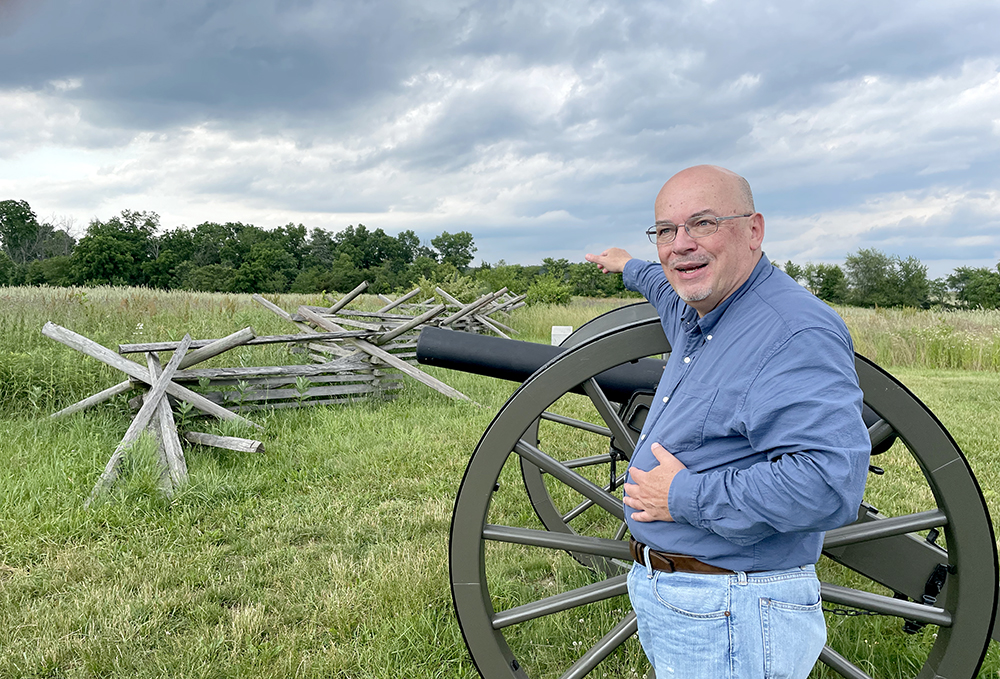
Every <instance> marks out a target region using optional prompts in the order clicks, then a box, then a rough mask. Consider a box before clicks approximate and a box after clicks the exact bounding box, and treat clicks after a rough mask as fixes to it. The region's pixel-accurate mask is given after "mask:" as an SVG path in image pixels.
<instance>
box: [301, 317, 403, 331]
mask: <svg viewBox="0 0 1000 679" xmlns="http://www.w3.org/2000/svg"><path fill="white" fill-rule="evenodd" d="M324 315H325V316H330V317H332V318H333V319H334V320H335V321H336V322H337V323H340V324H343V325H349V326H351V327H354V328H361V329H363V330H371V331H372V332H383V331H384V330H385V328H383V327H382V324H381V323H366V322H364V321H358V320H355V319H353V318H344V317H342V316H336V315H334V314H324ZM292 318H293V319H294V318H295V316H292Z"/></svg>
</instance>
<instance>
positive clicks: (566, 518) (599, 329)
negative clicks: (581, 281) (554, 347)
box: [520, 302, 670, 575]
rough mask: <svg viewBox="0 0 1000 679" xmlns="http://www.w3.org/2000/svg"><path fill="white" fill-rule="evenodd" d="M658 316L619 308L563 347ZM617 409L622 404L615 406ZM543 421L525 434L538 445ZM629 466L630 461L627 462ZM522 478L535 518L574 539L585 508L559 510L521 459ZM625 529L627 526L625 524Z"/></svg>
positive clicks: (615, 568) (641, 308) (596, 560)
mask: <svg viewBox="0 0 1000 679" xmlns="http://www.w3.org/2000/svg"><path fill="white" fill-rule="evenodd" d="M658 318H659V317H658V316H657V314H656V309H655V308H654V307H653V305H652V304H650V303H649V302H639V303H636V304H629V305H627V306H623V307H619V308H618V309H613V310H611V311H609V312H607V313H605V314H601V315H600V316H598V317H596V318H594V319H591V320H590V321H588V322H587V323H584V324H583V325H581V326H580V327H579V328H577V329H576V330H575V331H574V332H573V333H571V334H570V335H569V336H568V337H567V338H566V339H565V340H563V341H562V343H561V344H560V345H559V346H561V347H565V348H567V349H571V348H573V347H575V346H579V345H580V344H583V343H584V342H586V341H587V340H590V339H592V338H594V337H596V336H597V335H600V334H603V333H606V332H609V331H612V330H615V329H617V328H621V327H624V326H626V325H629V324H634V323H636V322H640V321H652V320H658ZM663 341H664V342H666V347H667V348H666V349H665V351H664V359H666V358H667V356H669V354H670V343H669V342H667V340H666V338H665V337H664V338H663ZM613 405H615V406H616V407H617V406H619V404H613ZM539 425H540V422H539V420H536V421H535V422H534V424H533V425H532V427H530V428H529V429H528V431H526V432H525V434H524V438H527V439H532V440H534V442H535V443H536V445H537V444H538V443H539V440H538V431H539V428H540V426H539ZM586 425H587V423H584V422H574V423H566V426H576V427H585V426H586ZM600 435H602V436H606V437H607V438H608V439H609V440H610V439H611V432H610V431H608V432H606V433H605V432H601V433H600ZM620 452H621V453H623V454H624V455H623V456H624V457H625V458H626V460H627V458H628V457H630V456H631V452H632V451H631V450H622V451H620ZM612 453H613V449H611V447H610V446H609V451H608V455H607V456H606V457H607V458H608V462H607V464H609V470H610V468H611V467H617V465H614V464H612V463H611V461H610V458H611V455H612ZM624 462H625V464H627V461H624ZM520 464H521V478H522V480H523V482H524V488H525V491H526V492H527V494H528V498H529V499H530V501H531V506H532V508H533V509H534V510H535V514H536V515H537V516H538V518H539V519H540V520H541V522H542V524H543V525H544V526H545V527H546V528H547V529H548V530H550V531H556V532H560V533H567V534H571V535H574V534H576V531H575V530H574V529H573V526H572V521H573V519H574V518H576V517H577V516H579V515H580V514H581V513H582V512H580V509H581V507H582V505H581V504H578V505H577V506H575V507H573V508H571V509H570V510H569V511H568V512H567V511H564V510H563V509H561V508H559V507H557V506H556V504H555V502H553V499H552V496H551V495H550V494H549V491H548V489H547V488H546V485H545V474H544V472H542V470H541V469H539V468H538V467H536V466H535V465H533V464H531V462H529V461H527V460H526V459H525V458H523V457H522V458H521V462H520ZM593 464H601V463H600V462H598V461H596V460H595V461H593ZM607 485H608V486H609V487H610V486H611V485H612V484H611V474H609V483H608V484H607ZM623 525H624V523H623ZM570 554H571V555H572V557H573V558H574V559H575V560H576V561H578V562H579V563H580V564H582V565H584V566H586V567H587V568H591V569H594V570H597V571H601V572H603V573H605V574H606V575H614V574H616V573H620V572H621V568H622V565H621V562H615V561H612V560H609V559H606V558H604V557H595V556H593V555H591V554H585V553H582V552H571V553H570Z"/></svg>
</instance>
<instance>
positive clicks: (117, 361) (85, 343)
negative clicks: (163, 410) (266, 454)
mask: <svg viewBox="0 0 1000 679" xmlns="http://www.w3.org/2000/svg"><path fill="white" fill-rule="evenodd" d="M42 334H43V335H45V336H46V337H49V338H50V339H54V340H55V341H57V342H60V343H62V344H65V345H66V346H68V347H70V348H71V349H76V350H77V351H79V352H81V353H84V354H87V355H88V356H90V357H92V358H96V359H97V360H98V361H100V362H101V363H105V364H107V365H110V366H111V367H112V368H116V369H118V370H121V371H122V372H123V373H125V374H126V375H129V376H131V377H134V378H135V379H137V380H139V381H140V382H145V383H146V384H152V383H153V381H154V380H153V379H152V378H151V377H150V375H149V371H148V370H147V369H146V368H144V367H143V366H141V365H139V364H138V363H135V362H134V361H130V360H128V359H127V358H122V357H121V356H119V355H118V354H116V353H115V352H113V351H111V350H110V349H108V348H107V347H104V346H101V345H100V344H98V343H97V342H95V341H93V340H92V339H89V338H87V337H84V336H83V335H80V334H78V333H75V332H73V331H72V330H69V329H68V328H64V327H62V326H61V325H56V324H55V323H52V322H51V321H50V322H48V323H46V324H45V325H44V326H42ZM166 389H167V393H168V394H170V395H171V396H174V397H175V398H178V399H180V400H182V401H187V402H188V403H190V404H191V405H193V406H194V407H196V408H198V409H199V410H201V411H203V412H206V413H208V414H209V415H214V416H215V417H218V418H220V419H225V420H238V421H240V422H243V423H244V424H247V425H249V426H251V427H253V428H255V429H260V428H261V427H260V425H258V424H256V423H254V422H251V421H250V420H248V419H246V418H244V417H241V416H239V415H237V414H235V413H232V412H229V411H228V410H226V409H225V408H220V407H219V406H217V405H216V404H214V403H212V402H211V401H209V400H208V399H206V398H204V397H203V396H201V395H200V394H197V393H195V392H193V391H191V390H190V389H187V388H186V387H182V386H181V385H179V384H176V383H174V382H173V381H171V382H170V383H169V384H168V385H167V388H166Z"/></svg>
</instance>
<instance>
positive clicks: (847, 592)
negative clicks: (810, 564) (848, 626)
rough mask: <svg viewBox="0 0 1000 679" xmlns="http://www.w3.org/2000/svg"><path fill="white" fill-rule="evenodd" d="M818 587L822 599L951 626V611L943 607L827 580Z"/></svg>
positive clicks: (932, 623) (908, 618) (918, 620)
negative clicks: (835, 583)
mask: <svg viewBox="0 0 1000 679" xmlns="http://www.w3.org/2000/svg"><path fill="white" fill-rule="evenodd" d="M820 587H821V589H820V592H821V595H822V597H823V600H824V601H828V602H830V603H833V604H841V605H843V606H853V607H854V608H861V609H864V610H867V611H873V612H875V613H884V614H886V615H894V616H896V617H899V618H905V619H906V620H915V621H917V622H923V623H929V624H931V625H940V626H941V627H951V613H949V612H948V611H946V610H945V609H943V608H936V607H934V606H924V605H923V604H917V603H914V602H912V601H906V600H904V599H894V598H892V597H889V596H883V595H881V594H873V593H871V592H865V591H863V590H860V589H852V588H850V587H841V586H840V585H831V584H830V583H827V582H824V583H822V584H821V586H820Z"/></svg>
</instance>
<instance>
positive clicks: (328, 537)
mask: <svg viewBox="0 0 1000 679" xmlns="http://www.w3.org/2000/svg"><path fill="white" fill-rule="evenodd" d="M275 299H276V301H277V302H278V304H279V305H281V306H282V307H284V308H286V309H293V308H294V307H295V306H297V305H298V304H301V303H307V304H330V303H332V301H333V300H332V299H329V298H326V299H321V298H319V297H318V296H281V297H280V298H275ZM363 303H364V304H368V305H371V306H378V305H379V302H378V301H377V299H375V298H366V299H365V300H364V301H363ZM623 303H630V301H629V300H625V301H622V300H601V301H585V300H576V301H575V302H574V304H572V305H571V306H569V307H558V306H556V307H534V308H528V309H522V310H518V311H517V312H515V313H514V314H513V315H512V318H511V320H510V323H511V324H512V325H513V326H515V327H517V328H518V329H519V330H521V333H522V334H521V335H520V336H519V338H521V339H531V340H534V341H541V342H548V340H549V329H550V326H551V325H573V326H574V327H579V326H580V325H582V324H583V323H584V322H586V321H587V320H589V319H590V318H592V317H593V316H596V315H597V314H599V313H602V312H603V311H605V310H608V309H610V308H613V307H614V306H618V305H621V304H623ZM839 311H841V312H842V313H844V315H845V316H846V317H847V319H848V324H849V326H850V327H851V329H852V332H853V333H854V334H855V338H856V339H855V341H856V342H857V343H858V345H859V350H861V351H862V353H865V352H866V351H869V352H871V351H873V350H872V349H865V347H866V346H867V345H866V344H865V342H867V341H868V340H867V339H866V336H864V335H863V334H862V335H859V328H860V329H861V330H863V329H864V327H865V326H875V325H876V324H877V323H883V324H884V325H883V326H882V327H883V328H884V330H883V331H882V333H881V335H878V333H876V334H874V335H872V336H873V337H877V336H882V335H884V336H888V335H892V334H893V333H895V334H899V335H905V334H906V333H907V332H910V333H911V334H912V333H916V332H917V331H918V330H921V329H926V327H928V321H927V320H926V318H927V317H925V316H922V315H921V314H918V313H910V314H908V313H907V312H898V313H897V312H884V311H874V310H872V311H863V310H857V311H858V314H857V315H855V316H852V315H851V311H852V310H839ZM868 316H871V317H872V318H873V319H874V320H867V318H868ZM942 318H943V320H938V321H935V322H932V323H930V324H929V327H931V328H933V327H935V323H948V324H951V325H953V326H954V328H955V333H956V334H957V333H968V334H970V336H975V337H990V334H989V333H990V332H992V333H994V335H993V336H995V329H996V325H997V318H998V317H997V316H995V315H991V314H982V315H977V314H975V313H966V314H956V315H955V316H951V315H944V316H943V317H942ZM49 320H51V321H53V322H56V323H59V324H60V325H65V326H67V327H69V328H71V329H73V330H75V331H77V332H80V333H82V334H84V335H87V336H88V337H91V338H93V339H95V340H96V341H98V342H100V343H102V344H104V345H106V346H109V347H112V348H114V347H115V345H116V344H117V343H120V342H136V341H143V340H149V341H152V340H164V339H179V338H180V336H182V335H183V334H184V333H185V332H190V333H191V334H192V335H193V336H195V337H198V338H210V337H220V336H223V335H225V334H228V333H230V332H233V331H234V330H236V329H239V328H240V327H243V326H245V325H253V326H254V328H255V329H256V330H257V331H258V333H259V334H274V333H286V332H289V331H291V328H292V326H290V325H289V324H287V322H285V321H282V320H280V319H278V318H277V317H275V316H273V315H272V314H270V313H269V312H267V311H266V310H264V309H262V308H260V307H258V306H257V305H256V304H254V303H253V302H252V301H251V300H250V299H249V297H248V296H237V295H223V294H207V293H205V294H192V293H176V292H170V293H163V292H157V291H150V290H135V289H127V290H116V289H109V288H92V289H76V290H73V289H69V290H67V289H40V290H39V289H0V649H3V652H2V653H0V678H6V677H52V678H57V677H66V678H73V679H76V678H84V677H86V678H90V677H128V678H129V679H145V678H147V677H149V678H152V677H161V676H176V677H245V676H254V677H265V678H271V677H274V678H276V679H277V678H279V677H324V678H325V677H337V678H344V679H347V678H350V679H374V678H382V677H386V678H388V677H400V676H404V677H441V678H448V679H451V678H462V679H466V678H469V679H472V678H473V677H475V676H476V674H475V670H474V668H473V667H472V665H471V662H470V661H469V659H468V657H467V654H466V651H465V646H464V644H463V642H462V639H461V633H460V631H459V629H458V626H457V623H456V621H455V618H454V614H453V612H452V609H451V596H450V592H449V583H448V573H447V541H448V531H449V522H450V515H451V509H452V503H453V500H454V497H455V494H456V491H457V489H458V486H459V484H460V482H461V479H462V475H463V472H464V469H465V466H466V463H467V460H468V456H469V454H470V452H471V451H472V450H473V449H474V447H475V445H476V442H477V440H478V439H479V437H480V436H481V434H482V432H483V431H484V430H485V429H486V428H487V427H488V425H489V423H490V421H491V419H492V417H493V415H494V413H495V412H496V411H497V410H498V409H499V408H500V407H501V405H502V404H503V402H504V401H505V399H506V398H507V397H508V396H509V395H510V394H511V393H512V391H513V390H514V388H515V387H516V385H514V384H511V383H507V382H501V381H498V380H491V379H488V378H479V377H475V376H471V375H464V374H460V373H455V372H450V371H444V370H439V371H435V375H436V376H438V377H440V378H442V379H444V380H445V381H447V382H448V383H449V384H451V385H453V386H455V387H456V388H457V389H459V390H460V391H462V392H464V393H466V394H467V395H469V396H470V397H472V398H473V399H474V400H475V401H476V402H478V403H480V404H482V407H478V406H476V405H473V404H469V403H464V402H463V403H459V402H452V401H449V400H447V399H446V398H444V397H442V396H440V395H439V394H437V393H436V392H433V391H431V390H430V389H427V388H426V387H423V386H421V385H416V384H413V383H410V384H408V385H407V387H406V389H405V390H404V391H403V393H402V395H401V396H400V398H399V399H398V400H396V401H392V402H369V403H364V404H356V405H354V406H350V407H338V408H313V409H303V410H301V411H278V412H275V413H272V414H255V415H254V418H253V419H255V420H256V421H258V422H259V423H261V424H262V425H263V426H264V431H263V433H262V434H261V437H262V438H263V440H264V442H265V445H266V452H265V453H264V454H262V455H250V454H241V453H231V452H225V451H219V450H216V449H210V448H203V447H199V446H191V447H189V448H187V452H186V456H187V461H188V466H189V470H190V474H191V481H190V483H189V484H188V485H187V486H185V487H184V488H182V489H181V490H180V491H179V492H178V493H177V494H176V495H175V497H174V498H173V499H172V500H171V501H166V500H163V499H161V498H160V497H159V495H158V494H157V493H156V469H155V455H154V451H153V449H152V446H151V445H150V443H149V442H148V441H147V442H144V443H143V444H142V445H140V446H139V447H138V448H137V449H136V450H134V451H133V452H132V453H130V455H129V456H128V457H127V465H128V466H127V468H126V469H125V470H124V471H123V474H122V476H121V481H120V483H119V485H118V486H117V487H116V489H115V491H114V493H113V495H112V497H111V498H110V501H108V502H105V503H102V504H100V505H99V506H97V507H95V508H93V509H91V510H83V509H82V503H83V500H84V499H85V498H86V496H87V494H88V493H89V491H90V488H91V487H92V485H93V483H94V480H95V479H96V476H97V474H98V472H99V470H100V469H101V468H102V467H103V465H104V463H105V462H106V460H107V457H108V456H109V455H110V452H111V451H112V450H113V449H114V447H115V444H116V443H117V441H118V439H119V438H120V436H121V434H122V433H123V432H124V430H125V428H126V427H127V425H128V422H129V420H130V418H131V416H132V414H131V412H129V410H128V409H127V407H126V406H125V404H124V401H123V399H120V400H118V401H115V402H113V403H110V404H105V405H102V406H101V407H99V408H95V409H93V410H91V411H89V412H87V413H84V414H82V415H77V416H73V417H70V418H66V419H64V420H61V421H58V422H52V421H49V420H48V419H47V418H46V416H47V415H48V414H49V413H50V412H52V411H53V410H54V409H56V408H58V407H61V406H64V405H66V404H68V403H70V402H72V401H75V400H78V399H80V398H83V397H85V396H87V395H89V394H90V393H92V392H94V391H97V390H98V389H101V388H104V387H107V386H109V385H110V384H113V383H115V382H117V381H119V380H120V379H121V376H120V374H117V373H116V372H115V371H113V370H110V369H104V368H103V367H102V366H101V365H100V364H98V363H97V362H96V361H94V360H92V359H89V358H86V357H83V356H81V355H80V354H78V353H76V352H74V351H72V350H70V349H68V348H65V347H63V346H62V345H59V344H57V343H55V342H53V341H51V340H49V339H47V338H45V337H43V336H42V335H41V334H40V332H39V330H40V328H41V326H42V325H43V324H44V323H45V322H46V321H49ZM908 329H912V330H908ZM921 331H922V330H921ZM913 341H915V340H913ZM970 342H971V340H970ZM887 344H888V346H896V345H899V346H908V345H907V344H906V342H900V341H898V340H894V341H888V342H887ZM872 346H877V344H873V345H872ZM994 346H995V345H994ZM993 351H994V354H995V351H996V350H995V348H994V349H993ZM985 352H986V350H984V355H985ZM908 355H909V354H906V353H902V352H900V351H898V350H897V353H895V354H886V355H885V356H883V357H881V358H879V357H878V356H873V357H874V358H876V360H877V361H879V362H882V363H886V364H890V365H897V366H907V365H912V366H915V367H896V368H894V370H893V372H894V373H895V374H896V375H897V377H900V379H902V381H903V382H904V383H906V384H907V385H908V386H910V387H911V388H912V389H914V390H915V391H916V393H917V394H918V395H920V396H921V397H922V398H923V399H924V400H925V401H927V402H928V404H929V405H930V407H931V408H932V410H934V412H935V413H936V414H937V415H938V416H939V417H940V419H941V420H942V421H943V422H944V423H945V424H946V425H947V426H948V427H949V428H950V429H951V431H952V433H953V434H954V435H955V437H956V439H957V440H958V442H959V443H960V445H961V446H962V447H963V448H964V450H965V451H966V453H967V454H968V455H969V458H970V460H971V461H972V464H973V466H974V468H975V469H976V473H977V475H978V477H979V480H980V483H981V485H982V486H983V488H984V491H985V494H986V497H987V501H988V503H989V505H990V507H991V510H992V511H993V512H994V515H995V516H996V515H998V514H997V513H998V512H1000V494H998V493H997V492H996V491H994V490H993V489H995V488H998V487H1000V462H998V461H997V459H998V458H997V456H996V452H997V451H998V450H1000V426H998V421H997V420H998V417H997V414H998V413H1000V374H998V371H997V370H996V367H995V363H994V364H993V365H994V367H993V368H987V367H985V366H986V361H985V360H984V361H982V362H981V365H982V366H983V367H980V368H979V372H970V371H958V370H952V369H929V368H928V367H923V365H922V363H920V361H924V360H931V359H926V358H919V359H918V358H907V356H908ZM216 360H217V361H218V362H219V363H227V362H228V363H232V362H233V361H237V362H245V363H248V364H249V363H258V364H265V363H268V364H273V363H276V362H285V363H287V362H290V361H294V360H295V357H293V356H289V355H287V354H285V353H284V352H283V349H280V348H275V347H254V348H252V350H246V352H245V353H239V352H233V353H231V354H230V355H226V356H223V357H220V358H219V359H216ZM907 361H909V363H907ZM215 426H216V425H212V424H210V423H206V424H205V427H207V428H209V430H212V427H215ZM223 429H224V428H221V427H220V428H219V430H220V432H221V431H222V430H223ZM604 445H605V446H606V443H605V444H604ZM503 483H504V489H503V490H504V491H505V492H506V491H510V492H515V491H517V490H518V483H519V478H518V475H517V474H516V473H515V474H511V475H510V478H509V479H507V478H506V477H505V480H503ZM879 484H881V485H882V486H884V491H881V492H882V494H883V496H884V498H885V502H886V503H887V505H886V506H891V503H892V502H893V501H894V498H896V499H899V498H902V499H906V500H909V499H912V498H919V497H921V496H920V491H924V492H925V494H926V488H920V487H919V479H918V481H917V487H914V486H913V485H912V482H911V480H910V478H909V476H908V475H906V474H898V473H895V474H894V473H893V471H892V470H890V471H889V472H887V474H886V476H884V477H880V480H879ZM523 504H524V503H523V499H522V501H519V503H514V502H512V503H511V504H510V505H509V507H508V506H505V505H504V504H503V500H502V499H498V502H497V507H498V509H501V510H504V511H511V512H524V511H526V510H525V509H524V507H523ZM527 511H530V510H527ZM567 561H568V557H566V558H562V557H561V556H558V555H557V557H554V558H553V559H551V560H547V561H546V560H542V559H537V558H536V559H534V560H531V561H517V560H513V559H512V560H504V561H498V562H496V563H494V564H492V566H491V567H492V568H493V569H496V570H499V571H503V572H506V573H510V574H512V575H513V577H514V579H515V582H516V581H517V580H518V579H519V578H523V584H522V585H520V586H518V585H512V586H511V589H510V592H507V591H499V592H498V595H500V596H503V597H506V596H508V595H509V596H510V597H512V600H513V597H516V596H519V592H520V591H521V590H529V589H538V590H540V591H545V588H546V587H548V586H549V583H550V582H555V581H558V580H559V579H560V578H562V577H563V575H562V573H563V570H562V569H563V567H564V566H566V565H567V563H566V562H567ZM568 565H570V566H571V565H572V562H569V564H568ZM565 577H566V578H567V579H568V580H569V581H571V582H575V580H572V578H574V577H578V576H577V575H572V574H568V575H566V576H565ZM615 605H619V606H620V605H625V604H615ZM615 605H612V606H610V607H609V608H610V609H611V610H609V611H607V612H606V613H607V614H608V615H612V614H614V613H616V609H614V606H615ZM601 615H604V613H601ZM563 617H564V618H565V620H562V621H561V622H560V619H556V618H554V619H553V620H554V622H553V623H552V625H551V627H548V628H543V629H542V632H541V633H542V634H543V635H546V636H545V639H546V640H547V644H546V646H547V647H550V648H548V649H547V648H541V647H540V648H538V649H535V651H532V653H535V652H536V651H537V655H538V657H539V658H540V659H543V660H540V661H539V662H540V663H541V666H542V667H543V668H544V667H548V668H549V669H550V670H551V673H552V674H558V672H559V671H561V670H564V669H565V660H566V659H567V658H571V657H573V654H574V653H576V652H577V648H576V647H575V646H574V642H577V643H579V640H580V639H581V638H582V637H584V636H586V635H585V634H584V633H583V631H582V630H580V629H579V625H577V617H576V614H575V613H574V614H572V615H569V616H563ZM866 622H869V621H860V622H859V621H853V620H851V621H839V620H838V621H832V622H831V628H840V627H842V626H850V625H859V624H860V625H864V624H865V623H866ZM893 622H895V621H893ZM564 623H565V624H564ZM841 623H843V624H841ZM866 629H871V628H866ZM550 630H551V637H549V636H547V635H549V634H550ZM591 631H596V630H587V631H586V632H587V634H589V633H590V632H591ZM897 632H898V630H896V629H895V628H894V629H893V630H888V631H886V632H885V633H883V632H882V631H877V632H876V631H873V632H870V633H866V634H865V635H863V637H858V639H859V641H858V643H859V649H860V651H863V652H864V653H870V656H871V658H872V662H873V663H875V665H874V667H875V670H873V676H877V677H880V678H885V677H906V676H912V672H911V671H910V670H909V669H907V662H910V659H909V658H908V656H907V655H906V653H904V652H902V651H901V650H899V649H898V648H896V647H895V646H893V644H894V643H895V640H896V639H897V637H898V634H897ZM931 632H932V628H929V630H928V633H927V634H928V635H929V634H931ZM837 633H838V634H839V632H837ZM862 641H863V642H864V645H865V647H864V648H861V645H862ZM917 641H918V644H917V645H918V646H919V642H920V640H917ZM588 643H589V637H588ZM868 645H870V647H869V646H868ZM875 646H877V648H876V647H875ZM887 646H889V648H888V650H887V649H886V647H887ZM552 649H555V650H554V651H553V650H552ZM550 651H551V652H550ZM860 651H859V652H860ZM638 657H639V652H638V650H637V649H636V648H635V647H634V646H633V647H632V648H631V649H630V650H629V653H628V654H627V655H626V656H625V658H623V659H621V660H620V661H616V662H617V663H618V664H615V665H613V666H612V667H613V668H614V669H609V672H610V673H609V675H608V676H609V677H611V676H633V674H632V670H633V669H635V670H638V671H639V672H640V675H639V676H641V672H642V668H641V662H640V661H637V660H636V659H637V658H638ZM544 658H548V659H549V660H544ZM549 662H551V665H548V664H546V663H549ZM630 663H631V664H630ZM998 670H1000V659H998V658H997V657H996V652H995V651H994V652H991V654H990V656H989V657H988V660H987V665H986V666H985V668H984V670H983V674H982V676H996V673H997V672H998ZM614 672H618V674H615V673H614ZM824 676H825V675H824ZM532 678H533V679H537V675H536V674H532Z"/></svg>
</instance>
